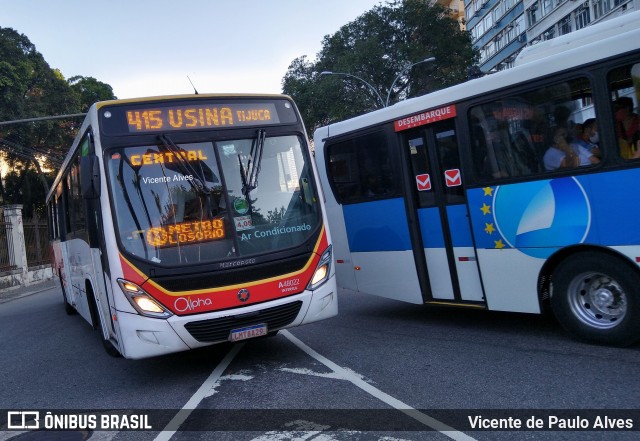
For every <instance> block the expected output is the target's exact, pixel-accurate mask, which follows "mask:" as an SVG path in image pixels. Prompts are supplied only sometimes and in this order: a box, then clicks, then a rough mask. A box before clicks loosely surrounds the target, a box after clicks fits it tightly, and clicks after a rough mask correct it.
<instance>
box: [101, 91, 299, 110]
mask: <svg viewBox="0 0 640 441" xmlns="http://www.w3.org/2000/svg"><path fill="white" fill-rule="evenodd" d="M206 98H257V99H270V98H287V99H289V100H290V99H291V97H289V96H287V95H282V94H266V93H265V94H255V93H198V94H193V93H191V94H185V95H159V96H148V97H137V98H123V99H115V100H109V101H98V102H97V103H95V104H94V106H96V109H100V108H101V107H103V106H110V105H114V104H128V103H142V102H154V101H168V100H180V99H206Z"/></svg>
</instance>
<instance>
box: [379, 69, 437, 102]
mask: <svg viewBox="0 0 640 441" xmlns="http://www.w3.org/2000/svg"><path fill="white" fill-rule="evenodd" d="M432 61H436V57H429V58H425V59H424V60H422V61H418V62H417V63H413V64H410V65H409V66H407V67H405V68H404V69H402V71H400V73H399V74H398V76H397V77H395V79H394V80H393V83H391V87H390V88H389V93H388V94H387V101H386V102H385V104H384V106H385V107H387V106H389V98H391V91H392V90H393V86H395V85H396V81H398V80H399V79H400V77H401V76H402V75H404V73H405V72H407V71H409V70H410V69H411V68H412V67H413V66H416V65H418V64H422V63H430V62H432Z"/></svg>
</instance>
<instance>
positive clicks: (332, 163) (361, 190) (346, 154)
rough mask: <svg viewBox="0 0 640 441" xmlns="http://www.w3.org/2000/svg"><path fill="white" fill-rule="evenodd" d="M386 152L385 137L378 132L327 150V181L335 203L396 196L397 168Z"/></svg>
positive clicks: (333, 145)
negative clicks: (333, 192) (333, 193)
mask: <svg viewBox="0 0 640 441" xmlns="http://www.w3.org/2000/svg"><path fill="white" fill-rule="evenodd" d="M389 148H390V146H389V144H388V142H387V137H386V134H385V132H382V131H380V132H374V133H369V134H366V135H362V136H358V137H356V138H353V139H349V140H346V141H342V142H337V143H335V144H331V145H329V146H328V147H327V153H328V154H327V160H328V167H327V169H328V172H329V173H328V174H329V181H330V182H331V185H332V187H333V188H334V190H335V194H336V198H337V199H338V202H339V203H354V202H365V201H368V200H373V199H384V198H390V197H395V196H399V195H400V186H399V179H398V178H397V172H396V170H397V169H398V167H397V165H396V164H395V161H394V159H393V158H392V157H391V154H390V152H389ZM394 176H395V179H394Z"/></svg>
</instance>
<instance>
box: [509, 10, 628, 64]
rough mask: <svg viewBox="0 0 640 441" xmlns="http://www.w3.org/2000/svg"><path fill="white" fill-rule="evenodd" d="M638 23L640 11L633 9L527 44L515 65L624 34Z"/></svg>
mask: <svg viewBox="0 0 640 441" xmlns="http://www.w3.org/2000/svg"><path fill="white" fill-rule="evenodd" d="M638 23H640V11H633V12H629V13H626V14H623V15H620V16H618V17H615V18H611V19H608V20H605V21H602V22H599V23H596V24H594V25H592V26H587V27H585V28H582V29H580V30H578V31H575V32H570V33H568V34H565V35H561V36H559V37H556V38H552V39H551V40H547V41H543V42H541V43H538V44H534V45H532V46H527V47H525V48H524V49H522V51H521V52H520V53H519V54H518V56H517V57H516V60H515V65H516V66H520V65H522V64H525V63H530V62H532V61H535V60H540V59H542V58H546V57H548V56H550V55H555V54H558V53H561V52H564V51H566V50H569V49H572V48H575V47H581V46H586V45H587V44H590V43H593V42H595V41H598V40H602V39H604V38H609V37H611V36H615V35H618V34H623V33H625V32H628V31H629V30H634V29H637V28H638Z"/></svg>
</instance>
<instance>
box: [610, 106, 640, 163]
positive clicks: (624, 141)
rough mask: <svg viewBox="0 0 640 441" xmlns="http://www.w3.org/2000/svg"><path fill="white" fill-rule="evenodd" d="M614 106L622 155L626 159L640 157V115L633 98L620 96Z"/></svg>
mask: <svg viewBox="0 0 640 441" xmlns="http://www.w3.org/2000/svg"><path fill="white" fill-rule="evenodd" d="M613 108H614V111H615V118H616V132H617V136H618V145H619V147H620V155H621V156H622V157H623V158H625V159H630V158H638V157H640V154H639V153H638V151H639V148H638V144H639V143H640V117H638V114H637V113H634V112H633V99H632V98H630V97H628V96H623V97H620V98H618V99H617V100H616V101H615V103H614V107H613Z"/></svg>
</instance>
